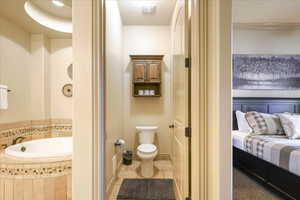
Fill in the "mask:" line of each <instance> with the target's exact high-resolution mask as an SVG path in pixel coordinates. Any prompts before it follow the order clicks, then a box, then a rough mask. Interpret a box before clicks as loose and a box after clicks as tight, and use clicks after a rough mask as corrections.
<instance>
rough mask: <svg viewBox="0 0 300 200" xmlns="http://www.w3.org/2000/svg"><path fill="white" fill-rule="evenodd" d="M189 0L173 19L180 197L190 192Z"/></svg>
mask: <svg viewBox="0 0 300 200" xmlns="http://www.w3.org/2000/svg"><path fill="white" fill-rule="evenodd" d="M188 33H189V31H188V6H187V0H178V1H177V5H176V8H175V13H174V18H173V23H172V34H173V37H172V41H173V45H172V56H173V134H174V136H173V137H172V138H173V139H172V140H173V144H172V149H173V150H172V151H173V152H172V155H173V163H174V180H175V185H176V189H177V193H178V194H179V198H180V200H183V199H185V198H186V197H188V196H189V138H188V137H186V135H185V133H186V128H187V127H189V114H190V113H189V69H188V68H187V67H186V58H187V57H189V37H188Z"/></svg>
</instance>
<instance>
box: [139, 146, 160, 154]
mask: <svg viewBox="0 0 300 200" xmlns="http://www.w3.org/2000/svg"><path fill="white" fill-rule="evenodd" d="M138 150H139V151H140V152H143V153H152V152H155V151H156V146H155V145H153V144H141V145H140V146H138Z"/></svg>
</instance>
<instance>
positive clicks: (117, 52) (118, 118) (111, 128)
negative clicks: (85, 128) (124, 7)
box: [105, 0, 123, 189]
mask: <svg viewBox="0 0 300 200" xmlns="http://www.w3.org/2000/svg"><path fill="white" fill-rule="evenodd" d="M106 20H107V21H106V109H107V110H106V141H105V144H106V155H105V156H106V158H105V159H106V160H105V161H106V163H105V166H106V171H105V182H106V184H107V186H108V187H107V189H109V184H110V183H111V182H112V181H113V178H114V177H115V176H114V175H115V173H116V166H117V163H118V161H120V158H121V157H120V154H117V155H116V153H117V152H119V151H116V150H117V149H115V146H114V143H115V141H116V140H117V139H120V138H123V87H122V85H123V71H122V66H123V30H122V28H123V26H122V19H121V16H120V12H119V7H118V3H117V1H116V0H110V1H107V2H106Z"/></svg>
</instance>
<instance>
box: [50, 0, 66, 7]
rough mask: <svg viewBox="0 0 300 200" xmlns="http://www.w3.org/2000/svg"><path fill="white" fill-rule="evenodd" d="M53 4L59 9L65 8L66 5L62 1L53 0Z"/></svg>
mask: <svg viewBox="0 0 300 200" xmlns="http://www.w3.org/2000/svg"><path fill="white" fill-rule="evenodd" d="M52 3H53V4H54V5H56V6H58V7H63V6H64V5H65V4H64V2H62V1H60V0H52Z"/></svg>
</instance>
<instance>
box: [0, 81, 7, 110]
mask: <svg viewBox="0 0 300 200" xmlns="http://www.w3.org/2000/svg"><path fill="white" fill-rule="evenodd" d="M7 90H8V87H7V86H6V85H0V110H6V109H8V99H7Z"/></svg>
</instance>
